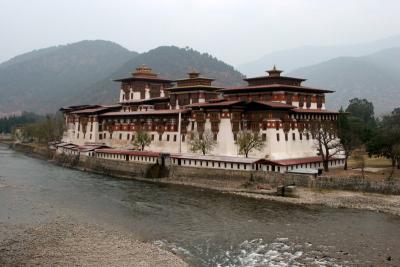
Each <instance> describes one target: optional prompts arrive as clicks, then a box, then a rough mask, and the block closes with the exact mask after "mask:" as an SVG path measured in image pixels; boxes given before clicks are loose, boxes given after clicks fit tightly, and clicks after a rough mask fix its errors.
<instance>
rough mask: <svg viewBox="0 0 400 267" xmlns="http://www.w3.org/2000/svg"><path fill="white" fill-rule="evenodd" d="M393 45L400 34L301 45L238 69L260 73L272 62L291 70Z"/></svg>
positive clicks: (368, 52) (396, 44)
mask: <svg viewBox="0 0 400 267" xmlns="http://www.w3.org/2000/svg"><path fill="white" fill-rule="evenodd" d="M393 47H400V35H396V36H392V37H389V38H385V39H380V40H377V41H374V42H368V43H361V44H355V45H341V46H302V47H297V48H293V49H287V50H281V51H277V52H273V53H269V54H267V55H265V56H263V57H261V58H260V59H258V60H255V61H252V62H248V63H245V64H242V65H239V66H238V69H239V71H241V72H242V73H244V74H245V75H248V76H253V75H260V74H261V73H263V71H264V70H265V68H268V67H270V66H272V65H274V64H276V66H277V67H279V68H280V69H283V70H285V71H292V70H294V69H297V68H300V67H305V66H309V65H313V64H317V63H320V62H323V61H326V60H329V59H333V58H336V57H342V56H353V57H358V56H364V55H368V54H371V53H375V52H378V51H380V50H383V49H388V48H393Z"/></svg>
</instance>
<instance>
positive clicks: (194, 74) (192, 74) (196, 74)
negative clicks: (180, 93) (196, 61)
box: [188, 67, 200, 79]
mask: <svg viewBox="0 0 400 267" xmlns="http://www.w3.org/2000/svg"><path fill="white" fill-rule="evenodd" d="M188 74H189V78H191V79H194V78H197V77H199V76H200V73H199V72H198V71H197V70H196V69H195V68H194V67H192V70H191V71H190V72H188Z"/></svg>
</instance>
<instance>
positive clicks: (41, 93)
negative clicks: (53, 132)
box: [0, 40, 137, 113]
mask: <svg viewBox="0 0 400 267" xmlns="http://www.w3.org/2000/svg"><path fill="white" fill-rule="evenodd" d="M136 54H137V53H135V52H130V51H129V50H127V49H125V48H123V47H122V46H120V45H118V44H115V43H112V42H109V41H102V40H96V41H81V42H78V43H73V44H68V45H62V46H54V47H50V48H45V49H40V50H35V51H32V52H29V53H26V54H22V55H19V56H17V57H15V58H12V59H10V60H9V61H6V62H4V63H2V64H0V96H1V97H0V112H12V111H18V110H27V111H35V112H38V113H44V112H53V111H55V110H57V109H58V108H59V107H60V106H62V105H65V104H68V101H69V98H70V96H71V95H72V96H74V97H79V95H80V94H81V93H82V89H83V88H86V87H88V86H89V85H90V84H93V83H94V82H96V81H98V80H100V79H102V78H104V77H106V76H107V75H109V74H110V73H111V72H113V71H114V70H115V69H117V68H118V67H120V66H121V65H122V64H123V63H125V62H126V61H128V60H129V59H131V58H132V57H134V56H135V55H136Z"/></svg>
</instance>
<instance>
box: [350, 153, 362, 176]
mask: <svg viewBox="0 0 400 267" xmlns="http://www.w3.org/2000/svg"><path fill="white" fill-rule="evenodd" d="M364 155H365V151H362V150H360V149H358V150H355V151H354V152H353V156H352V157H353V160H354V161H355V162H356V164H357V167H358V168H360V169H361V176H362V179H363V180H364V179H365V157H364Z"/></svg>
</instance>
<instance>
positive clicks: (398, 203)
mask: <svg viewBox="0 0 400 267" xmlns="http://www.w3.org/2000/svg"><path fill="white" fill-rule="evenodd" d="M159 182H162V183H168V184H176V185H184V186H193V187H200V188H204V189H211V190H216V191H220V192H222V193H228V194H233V195H237V196H241V197H249V198H255V199H265V200H268V201H274V202H281V203H289V204H294V205H322V206H326V207H331V208H350V209H363V210H370V211H376V212H384V213H388V214H393V215H397V216H400V196H399V195H387V194H376V193H364V192H353V191H344V190H318V189H313V188H305V187H297V197H281V196H277V195H276V189H275V188H271V187H269V186H268V185H265V184H253V185H252V186H251V187H250V188H249V185H248V184H247V183H246V184H243V183H241V182H239V181H233V182H230V181H221V180H218V179H216V180H210V179H192V178H185V179H180V180H172V179H168V178H167V179H160V180H159ZM257 187H258V189H257Z"/></svg>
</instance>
